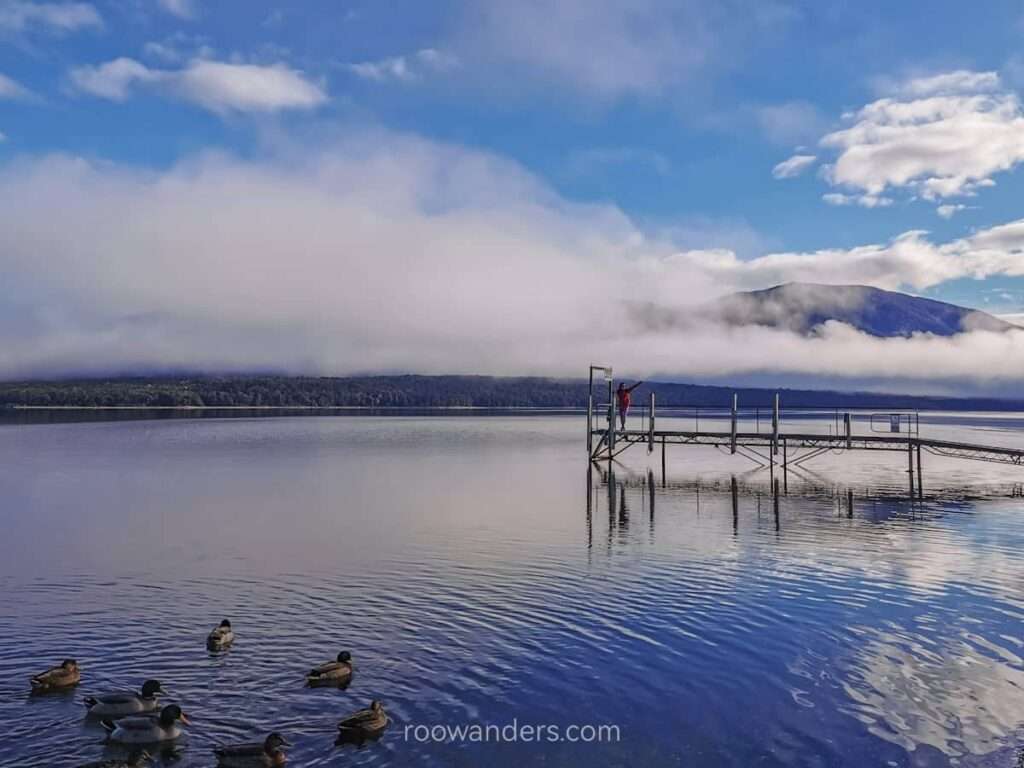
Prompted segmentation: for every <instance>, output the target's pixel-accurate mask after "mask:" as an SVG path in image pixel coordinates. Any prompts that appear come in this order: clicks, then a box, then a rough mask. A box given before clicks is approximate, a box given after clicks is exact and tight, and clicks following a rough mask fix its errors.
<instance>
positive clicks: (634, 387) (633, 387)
mask: <svg viewBox="0 0 1024 768" xmlns="http://www.w3.org/2000/svg"><path fill="white" fill-rule="evenodd" d="M641 384H643V382H642V381H638V382H637V383H636V384H634V385H633V386H632V387H630V388H629V389H627V390H626V391H627V392H632V391H633V390H634V389H636V388H637V387H639V386H640V385H641Z"/></svg>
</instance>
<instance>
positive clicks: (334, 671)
mask: <svg viewBox="0 0 1024 768" xmlns="http://www.w3.org/2000/svg"><path fill="white" fill-rule="evenodd" d="M351 679H352V654H351V653H349V652H348V651H342V652H341V653H339V654H338V658H337V660H335V661H328V662H324V663H323V664H321V665H320V666H319V667H313V669H311V670H309V674H308V675H306V683H307V684H308V685H309V686H310V687H313V688H315V687H317V686H323V685H345V684H346V683H348V681H349V680H351Z"/></svg>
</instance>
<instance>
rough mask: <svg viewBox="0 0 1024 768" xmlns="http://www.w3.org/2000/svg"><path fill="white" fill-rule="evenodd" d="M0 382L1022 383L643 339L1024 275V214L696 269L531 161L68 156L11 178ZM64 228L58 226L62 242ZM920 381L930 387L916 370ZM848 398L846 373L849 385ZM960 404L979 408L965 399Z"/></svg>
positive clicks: (932, 361)
mask: <svg viewBox="0 0 1024 768" xmlns="http://www.w3.org/2000/svg"><path fill="white" fill-rule="evenodd" d="M0 210H3V211H4V213H5V219H4V220H5V225H4V226H3V227H0V273H2V274H3V275H4V280H5V287H6V290H5V291H3V292H0V318H3V322H0V376H5V377H13V376H29V375H46V374H54V373H60V372H102V371H109V370H112V369H116V370H153V369H159V368H164V369H166V368H168V367H171V368H174V367H176V368H179V369H180V368H182V367H190V368H207V369H216V370H252V369H254V368H259V369H266V368H268V367H270V368H276V369H283V370H292V371H307V372H323V373H346V372H353V371H368V370H382V371H385V370H392V371H393V370H416V371H423V372H440V371H450V372H484V373H488V372H489V373H528V372H536V373H549V374H574V373H578V368H579V365H580V363H579V361H580V360H584V361H585V360H587V359H589V358H593V357H601V358H602V359H613V360H614V361H615V362H616V365H621V366H623V367H626V368H629V369H632V370H636V371H637V372H638V373H642V372H644V371H660V372H662V373H678V374H680V375H685V376H687V377H697V378H699V377H702V376H724V375H729V374H734V373H735V374H742V373H749V372H758V371H760V372H764V371H774V370H779V371H788V372H792V373H793V374H794V375H796V376H823V375H827V376H829V377H850V378H856V379H862V378H863V377H872V376H873V377H878V376H882V377H887V378H888V379H900V378H902V379H905V380H918V379H920V378H921V377H922V376H923V375H927V376H928V377H930V378H931V379H932V380H933V382H934V381H938V382H943V381H947V382H951V381H957V382H959V381H961V380H967V381H970V382H972V386H973V387H975V388H984V387H986V386H990V385H993V383H997V384H998V383H1000V382H1009V381H1020V379H1021V368H1020V360H1021V359H1022V355H1024V332H1021V333H1016V332H1014V333H1009V334H997V333H991V332H985V331H980V330H979V331H974V332H972V333H968V334H962V335H961V336H958V337H954V338H951V339H942V338H932V337H915V338H911V339H874V338H870V337H866V336H864V335H862V334H859V333H857V332H855V331H853V330H852V329H850V328H848V327H846V326H841V325H836V324H830V325H828V326H827V327H826V328H824V329H823V331H822V334H821V336H820V338H816V339H806V338H802V337H798V336H795V335H793V334H788V333H785V332H782V331H777V330H770V329H765V328H741V329H724V328H722V327H720V326H716V325H707V326H698V327H696V328H690V329H687V330H686V331H685V332H680V331H679V330H678V329H663V328H652V327H649V326H647V325H644V324H642V323H639V322H638V320H637V319H636V317H635V314H634V313H632V312H631V311H630V307H635V306H636V304H637V303H641V302H646V303H651V304H654V305H657V306H663V307H686V306H694V305H697V304H699V303H701V302H705V301H708V300H710V299H712V298H713V297H714V296H716V295H718V294H721V293H725V292H728V291H731V290H737V289H746V288H754V287H765V286H767V285H772V284H776V283H780V282H785V281H788V280H804V281H812V282H824V283H867V284H873V285H878V286H881V287H889V288H892V287H897V286H901V285H910V286H914V287H916V288H919V289H921V288H926V287H928V286H932V285H937V284H939V283H942V282H945V281H948V280H953V279H958V278H965V277H967V278H971V277H977V278H980V277H985V276H987V275H994V274H1004V275H1014V276H1021V275H1024V220H1021V221H1017V222H1011V223H1009V224H1006V225H1004V226H1001V227H994V228H991V229H988V230H982V231H980V232H977V233H975V234H974V235H972V236H971V237H968V238H964V239H960V240H954V241H951V242H947V243H933V242H931V241H929V239H928V238H927V237H926V235H925V234H924V233H922V232H908V233H906V234H904V235H902V236H901V237H899V238H896V239H895V240H893V241H891V242H887V243H880V244H873V245H865V246H862V247H859V248H852V249H829V250H821V251H814V252H809V253H770V254H767V255H764V256H760V257H757V258H752V259H747V260H743V259H740V258H738V257H737V256H736V254H735V253H734V252H732V251H730V250H726V249H714V248H712V247H705V248H701V249H698V250H689V251H680V250H678V249H677V248H676V247H674V246H673V244H672V243H671V242H669V241H668V240H666V239H663V238H661V237H659V236H658V235H654V234H651V233H649V232H647V231H645V230H644V229H642V228H640V227H638V226H637V225H636V224H635V223H634V222H632V221H631V220H630V219H629V218H628V217H626V216H625V215H623V214H622V212H621V211H619V210H617V209H615V208H614V207H611V206H606V205H582V204H574V203H572V202H569V201H567V200H565V199H563V198H561V197H560V196H559V195H558V194H557V193H556V192H555V191H554V190H552V189H551V188H550V187H548V186H547V185H545V184H544V183H543V182H541V181H540V180H538V179H537V178H536V177H534V176H532V175H531V174H530V173H528V172H527V171H525V170H524V169H523V168H521V167H520V166H518V165H516V164H514V163H511V162H508V161H506V160H503V159H501V158H498V157H494V156H493V155H489V154H486V153H481V152H478V151H473V150H469V149H465V148H462V147H457V146H450V145H442V144H436V143H432V142H428V141H423V140H418V139H414V138H408V137H403V136H396V135H394V134H389V133H383V132H372V133H367V134H360V135H358V136H347V137H341V138H339V139H338V141H337V143H335V144H332V145H330V146H328V147H325V148H321V149H316V150H312V149H309V148H308V146H292V147H287V146H286V147H278V148H276V149H275V151H274V153H273V154H272V155H265V156H263V157H261V158H260V159H259V160H257V161H247V160H240V159H234V158H231V157H225V156H221V155H205V156H200V157H194V158H190V159H187V160H184V161H183V162H182V163H181V164H180V165H179V166H177V167H174V168H171V169H169V170H166V171H159V172H154V171H152V170H151V169H135V168H131V167H123V166H117V165H116V164H102V165H92V164H89V163H87V162H85V161H82V160H79V159H75V158H69V157H63V156H56V157H44V158H36V159H23V160H21V161H18V162H13V163H9V164H8V165H7V166H6V167H4V168H2V169H0ZM54 211H60V226H59V227H55V226H53V222H54ZM922 372H927V373H926V374H922ZM833 380H834V378H833ZM965 391H966V390H965Z"/></svg>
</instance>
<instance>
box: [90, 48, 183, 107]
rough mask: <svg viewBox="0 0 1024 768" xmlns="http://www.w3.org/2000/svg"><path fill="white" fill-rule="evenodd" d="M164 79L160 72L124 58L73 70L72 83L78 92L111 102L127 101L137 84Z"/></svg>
mask: <svg viewBox="0 0 1024 768" xmlns="http://www.w3.org/2000/svg"><path fill="white" fill-rule="evenodd" d="M162 77H163V75H162V73H161V72H160V71H158V70H153V69H149V68H148V67H147V66H146V65H145V64H141V63H139V62H137V61H135V60H134V59H128V58H124V57H122V58H120V59H114V60H113V61H108V62H107V63H105V64H101V65H99V66H98V67H76V68H75V69H73V70H71V82H72V83H73V84H74V86H75V87H76V88H77V89H78V90H80V91H82V92H83V93H89V94H92V95H93V96H99V97H100V98H102V99H109V100H110V101H125V100H126V99H127V98H128V97H129V96H130V95H131V92H132V89H133V88H134V87H135V85H136V84H138V83H157V82H160V81H161V79H162Z"/></svg>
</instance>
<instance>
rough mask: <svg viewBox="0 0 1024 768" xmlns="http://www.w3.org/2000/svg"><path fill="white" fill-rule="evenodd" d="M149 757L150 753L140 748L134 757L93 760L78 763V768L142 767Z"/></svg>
mask: <svg viewBox="0 0 1024 768" xmlns="http://www.w3.org/2000/svg"><path fill="white" fill-rule="evenodd" d="M151 759H152V755H150V754H149V752H147V751H146V750H142V751H141V752H138V753H137V754H136V755H135V756H134V757H130V758H128V759H127V760H121V759H117V758H114V759H112V760H94V761H93V762H91V763H85V764H84V765H80V766H78V768H142V767H143V766H145V765H148V764H149V761H150V760H151Z"/></svg>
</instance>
